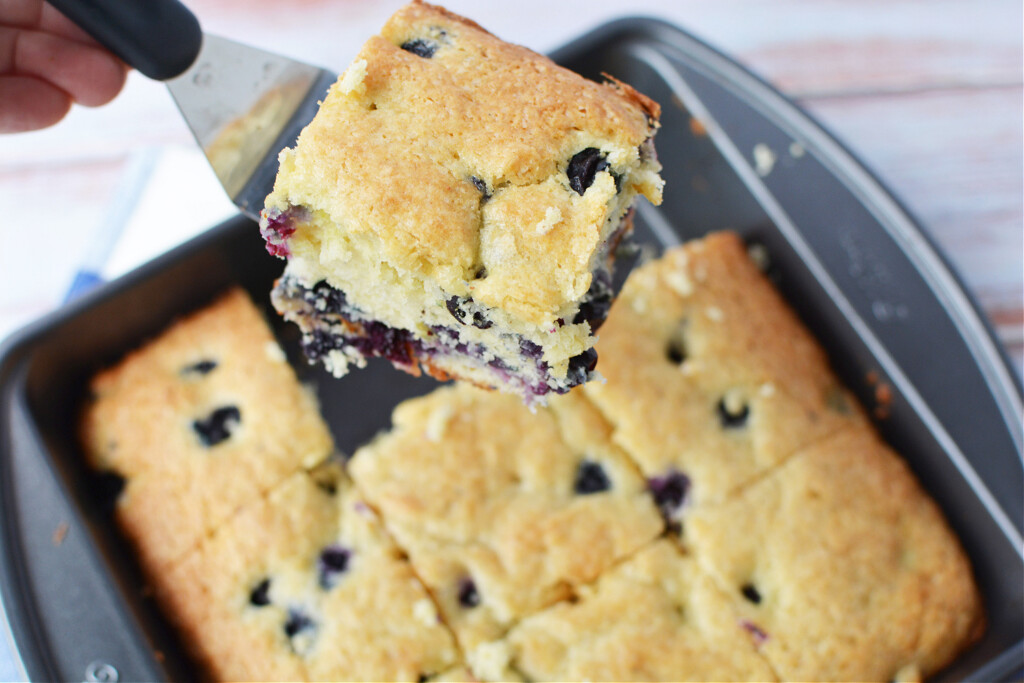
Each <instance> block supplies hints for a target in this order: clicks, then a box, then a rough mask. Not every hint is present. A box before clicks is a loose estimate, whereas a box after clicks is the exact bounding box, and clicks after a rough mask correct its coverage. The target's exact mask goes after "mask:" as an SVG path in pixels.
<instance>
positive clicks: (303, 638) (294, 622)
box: [284, 607, 316, 654]
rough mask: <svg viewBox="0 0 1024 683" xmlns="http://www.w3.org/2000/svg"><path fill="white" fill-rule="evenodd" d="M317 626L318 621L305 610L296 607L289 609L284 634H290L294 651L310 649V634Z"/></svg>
mask: <svg viewBox="0 0 1024 683" xmlns="http://www.w3.org/2000/svg"><path fill="white" fill-rule="evenodd" d="M315 628H316V623H315V622H314V621H313V619H312V618H311V617H310V616H309V615H307V614H306V613H305V612H303V611H302V610H299V609H297V608H294V607H293V608H291V609H289V610H288V619H287V621H285V622H284V634H285V635H286V636H288V640H289V641H290V645H291V647H292V650H293V651H295V652H296V653H299V654H301V653H303V652H305V651H307V650H308V648H309V646H310V644H311V642H310V639H309V636H310V635H312V632H313V630H314V629H315Z"/></svg>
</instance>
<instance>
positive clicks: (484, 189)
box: [469, 176, 491, 202]
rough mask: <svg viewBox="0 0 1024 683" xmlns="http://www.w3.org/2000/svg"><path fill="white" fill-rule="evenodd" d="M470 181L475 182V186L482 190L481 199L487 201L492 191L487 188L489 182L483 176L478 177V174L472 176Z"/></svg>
mask: <svg viewBox="0 0 1024 683" xmlns="http://www.w3.org/2000/svg"><path fill="white" fill-rule="evenodd" d="M469 182H471V183H473V187H475V188H476V189H478V190H480V194H481V195H482V196H481V199H482V200H483V201H485V202H486V201H487V200H488V199H490V198H491V191H490V190H488V189H487V183H486V182H485V181H484V179H483V178H477V177H476V176H470V178H469Z"/></svg>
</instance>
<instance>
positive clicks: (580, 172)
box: [566, 147, 608, 197]
mask: <svg viewBox="0 0 1024 683" xmlns="http://www.w3.org/2000/svg"><path fill="white" fill-rule="evenodd" d="M606 168H608V162H607V161H606V160H605V158H604V154H602V153H601V150H599V149H597V148H595V147H587V148H586V149H585V150H583V151H582V152H577V153H576V154H575V155H574V156H573V158H572V159H570V160H569V168H568V169H566V175H568V176H569V187H571V188H572V189H573V190H574V191H575V192H576V194H578V195H580V196H581V197H582V196H583V193H584V192H586V191H587V188H589V187H590V186H591V185H593V184H594V177H595V176H597V174H598V172H599V171H603V170H605V169H606Z"/></svg>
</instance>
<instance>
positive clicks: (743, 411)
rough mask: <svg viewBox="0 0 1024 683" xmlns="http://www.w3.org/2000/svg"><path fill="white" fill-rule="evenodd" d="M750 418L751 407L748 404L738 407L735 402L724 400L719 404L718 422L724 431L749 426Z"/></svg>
mask: <svg viewBox="0 0 1024 683" xmlns="http://www.w3.org/2000/svg"><path fill="white" fill-rule="evenodd" d="M748 417H750V406H748V405H747V404H746V403H741V404H739V405H736V404H735V402H733V401H727V400H726V399H724V398H723V399H722V400H720V401H719V402H718V421H719V422H720V423H721V424H722V428H723V429H739V428H740V427H744V426H745V425H746V424H747V418H748Z"/></svg>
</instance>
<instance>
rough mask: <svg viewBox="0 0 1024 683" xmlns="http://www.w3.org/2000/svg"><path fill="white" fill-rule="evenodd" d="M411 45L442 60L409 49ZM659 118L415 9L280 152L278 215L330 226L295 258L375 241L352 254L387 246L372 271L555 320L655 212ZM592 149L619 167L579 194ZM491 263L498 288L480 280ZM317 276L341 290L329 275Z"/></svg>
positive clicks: (634, 102) (406, 10) (272, 200)
mask: <svg viewBox="0 0 1024 683" xmlns="http://www.w3.org/2000/svg"><path fill="white" fill-rule="evenodd" d="M416 40H429V41H432V44H433V45H435V46H436V51H435V52H434V53H432V55H431V56H430V57H423V56H418V55H417V54H414V53H413V52H412V51H410V50H406V49H402V48H401V46H402V45H406V44H408V43H409V42H410V41H416ZM657 111H658V108H657V105H656V104H654V103H653V102H652V101H650V100H649V99H647V98H645V97H643V96H641V95H640V94H639V93H637V92H636V91H635V90H633V89H632V88H629V87H628V86H625V85H624V84H622V83H620V82H618V81H612V82H609V83H597V82H594V81H590V80H588V79H585V78H582V77H581V76H579V75H577V74H575V73H573V72H571V71H569V70H567V69H565V68H563V67H560V66H558V65H556V64H554V63H553V62H552V61H551V60H550V59H548V58H547V57H545V56H542V55H539V54H537V53H535V52H533V51H532V50H529V49H527V48H524V47H521V46H518V45H512V44H510V43H506V42H504V41H502V40H500V39H498V38H496V37H495V36H493V35H492V34H490V33H488V32H487V31H485V30H483V29H482V28H480V27H479V26H477V25H476V24H475V23H473V22H471V21H469V20H466V19H464V18H462V17H459V16H457V15H454V14H452V13H451V12H448V11H446V10H443V9H441V8H437V7H434V6H432V5H428V4H426V3H422V2H415V3H412V4H410V5H407V6H405V7H403V8H401V9H400V10H399V11H398V12H396V13H395V15H394V16H393V17H391V19H389V20H388V22H387V23H386V24H385V26H384V28H383V29H382V31H381V35H379V36H374V37H372V38H371V39H370V40H368V41H367V43H366V44H365V46H364V47H363V49H362V51H361V52H360V53H359V55H358V56H357V58H356V61H355V62H354V65H353V66H352V67H350V72H347V73H346V75H345V76H343V77H342V78H341V79H340V80H339V83H338V84H336V85H335V87H333V88H332V90H331V92H330V93H329V94H328V96H327V98H326V99H325V101H324V102H323V104H322V106H321V109H320V112H319V113H318V115H317V117H316V118H315V119H314V121H313V122H312V123H311V124H310V125H309V126H308V127H307V128H306V130H305V131H303V133H302V135H301V136H300V138H299V142H298V144H297V146H296V148H295V150H294V152H290V151H289V152H286V153H285V154H284V155H283V156H282V160H281V161H282V163H281V171H280V173H279V175H278V179H277V183H276V185H275V191H274V193H273V194H272V195H271V196H270V197H268V199H267V207H268V209H278V210H284V209H286V208H287V207H288V206H292V205H303V206H306V207H310V208H312V209H315V210H317V211H319V212H322V214H319V213H318V214H317V219H316V221H315V223H316V224H317V225H323V226H330V227H324V228H323V229H322V230H314V233H316V234H305V233H306V230H305V229H304V228H302V227H300V228H299V231H298V232H297V233H296V234H295V236H294V237H292V238H291V240H292V243H293V244H292V248H291V251H292V258H293V259H295V258H299V259H304V260H308V261H311V262H312V261H314V260H317V261H318V262H322V259H321V257H322V256H323V254H324V253H328V252H330V251H331V249H332V248H340V247H338V245H339V244H342V243H344V240H345V239H359V240H363V239H365V240H368V241H369V243H370V244H369V245H362V243H360V245H359V246H352V245H348V246H347V247H346V248H352V249H363V248H367V249H370V248H372V249H374V250H379V252H380V253H379V258H377V259H376V261H375V262H379V261H381V260H383V261H384V262H386V263H387V264H389V266H391V267H394V268H396V269H398V270H399V271H400V272H401V273H402V274H403V276H408V277H414V278H422V279H424V280H425V281H428V282H430V283H432V284H434V283H436V284H437V285H438V286H440V287H441V288H443V289H444V290H445V291H448V292H451V293H454V294H467V293H470V294H472V296H473V297H474V299H475V300H476V301H478V302H480V303H482V304H485V305H488V306H491V307H494V308H497V309H501V310H505V311H508V312H509V313H510V314H511V315H513V316H516V317H518V318H522V319H523V320H525V321H528V322H529V323H530V324H536V325H540V324H541V323H542V322H545V323H551V322H553V321H554V319H555V318H556V317H557V315H558V311H559V310H560V309H562V308H564V307H565V306H567V305H568V304H571V303H573V302H575V301H577V300H578V299H579V298H580V297H582V296H583V294H584V293H585V292H586V291H587V288H588V286H589V284H590V276H591V271H592V269H593V268H594V267H595V265H596V264H595V257H596V255H597V254H598V253H599V252H600V250H601V247H602V244H603V241H604V238H605V237H607V236H608V234H609V233H610V230H611V229H612V228H614V224H615V222H616V221H617V219H618V216H619V215H621V213H623V212H624V211H625V210H626V208H627V207H628V205H629V203H630V202H631V201H632V198H633V197H634V196H635V194H637V193H639V194H643V195H645V196H647V197H648V198H649V199H651V200H652V201H654V202H655V203H657V202H659V201H660V191H661V190H660V187H661V182H660V180H659V179H658V178H657V170H658V169H659V168H660V167H659V166H658V165H657V162H656V159H654V158H653V155H649V156H645V157H643V158H642V155H641V153H640V151H639V148H640V146H641V145H642V144H643V143H644V142H645V141H646V140H647V139H648V138H649V137H650V136H651V135H652V134H653V132H654V130H655V128H656V117H657ZM587 148H595V149H599V150H600V151H601V152H602V153H603V154H604V155H606V156H607V160H608V163H609V164H610V166H609V168H608V171H609V172H607V173H606V172H604V171H600V172H598V173H597V176H598V178H599V181H598V182H595V183H594V185H593V186H592V187H590V189H588V190H587V191H586V193H585V194H584V195H583V196H580V195H579V194H577V193H576V192H574V191H573V190H572V189H570V186H569V180H568V178H567V175H566V170H567V166H568V163H569V160H570V159H571V158H572V157H573V156H574V155H575V154H577V153H578V152H580V151H582V150H584V149H587ZM611 172H614V173H616V174H617V175H618V176H619V177H620V181H618V183H619V184H620V185H621V189H620V190H617V188H616V182H615V181H613V179H612V176H611ZM474 179H475V181H476V182H477V183H482V184H483V185H485V186H486V191H485V193H484V194H485V196H484V197H482V196H481V190H480V189H479V188H478V187H477V186H475V185H474ZM346 236H347V237H346ZM335 242H337V244H336V243H335ZM345 244H347V243H345ZM346 263H349V262H346ZM341 267H342V266H341V265H340V264H339V266H338V268H339V269H340V268H341ZM347 267H349V268H351V267H353V266H352V265H351V263H349V265H348V266H347ZM481 267H483V268H485V269H486V272H487V277H486V278H484V279H483V280H478V281H475V282H474V278H475V276H474V274H475V273H476V272H477V271H478V270H479V269H480V268H481ZM321 274H322V275H324V276H326V277H327V278H328V280H331V281H332V282H333V283H334V284H335V285H336V286H339V287H340V286H341V284H340V280H341V279H343V277H342V276H340V275H338V274H337V273H336V272H335V270H332V267H331V266H329V265H325V266H324V272H323V273H321ZM332 276H333V278H334V279H332ZM342 288H343V287H342ZM352 295H353V296H356V297H358V295H359V292H352Z"/></svg>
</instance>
